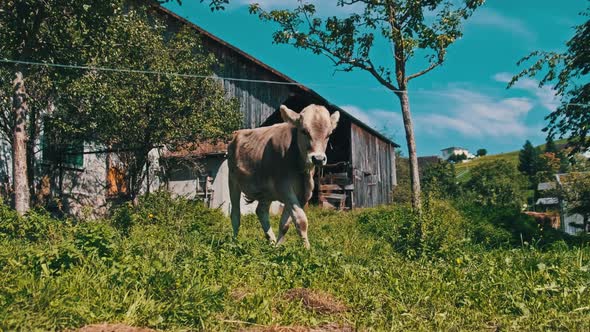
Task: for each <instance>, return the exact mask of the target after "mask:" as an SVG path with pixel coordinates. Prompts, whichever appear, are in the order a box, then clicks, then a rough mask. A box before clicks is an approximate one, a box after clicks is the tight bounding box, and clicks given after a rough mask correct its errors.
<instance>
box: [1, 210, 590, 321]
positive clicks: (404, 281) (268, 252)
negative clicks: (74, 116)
mask: <svg viewBox="0 0 590 332" xmlns="http://www.w3.org/2000/svg"><path fill="white" fill-rule="evenodd" d="M0 212H1V211H0ZM180 213H184V215H188V216H190V218H189V219H194V220H195V221H194V222H189V223H188V224H179V223H176V221H175V219H174V218H175V217H174V215H170V214H169V213H167V215H165V214H162V215H161V214H158V213H156V214H155V215H150V214H148V215H145V216H144V217H143V218H146V219H149V222H147V223H146V222H145V220H144V221H143V223H142V224H136V225H133V223H132V224H131V228H130V229H129V234H128V235H125V234H115V235H113V237H112V238H111V239H110V240H109V241H108V245H107V246H100V245H96V243H100V239H101V238H103V237H104V236H102V235H96V234H99V233H100V232H98V233H96V232H95V231H92V232H87V231H85V232H83V233H80V229H79V226H67V225H66V226H64V225H63V224H60V225H59V226H55V225H53V226H51V227H50V228H49V229H50V232H49V235H48V236H47V238H44V239H40V240H36V241H32V242H31V241H26V240H24V239H10V238H7V237H6V236H0V330H20V329H23V330H33V329H41V330H50V329H63V328H75V327H79V326H82V325H84V324H89V323H97V322H104V321H108V322H123V323H127V324H130V325H135V326H149V327H154V328H158V329H163V330H178V329H186V328H189V329H199V330H200V329H204V330H215V331H220V330H237V329H240V328H245V327H248V324H244V323H240V322H250V323H252V324H257V325H253V326H257V327H261V326H266V327H268V326H320V325H322V324H325V323H336V324H337V325H340V326H344V325H346V326H353V327H355V328H357V329H358V330H362V331H365V330H376V331H382V330H394V331H407V330H411V331H415V330H422V331H433V330H442V331H450V330H453V331H458V330H462V331H489V330H497V329H498V328H501V329H502V330H515V331H522V330H539V331H540V330H548V329H552V330H578V331H579V330H588V329H589V328H590V315H589V314H588V312H589V311H590V274H589V272H588V257H589V256H590V250H589V249H588V248H585V249H567V247H565V248H564V247H556V248H554V249H553V250H549V251H547V252H542V251H539V250H537V249H535V248H532V247H528V246H527V247H523V248H520V249H513V250H500V249H497V250H491V251H484V250H482V249H478V248H476V247H466V248H461V249H460V250H455V251H453V252H451V253H450V254H448V255H447V256H445V257H443V258H433V257H429V258H428V259H420V260H411V259H408V258H405V257H404V256H402V255H400V254H398V253H397V252H395V251H394V250H393V249H392V247H391V246H390V245H388V243H387V242H385V241H384V240H382V239H378V238H376V237H375V236H374V235H372V234H368V233H366V232H363V231H362V230H361V229H362V228H360V227H359V225H358V223H357V219H356V218H357V217H356V216H357V214H355V213H326V212H321V211H312V212H311V214H310V220H311V226H310V240H311V243H312V246H313V249H312V250H311V251H309V252H306V251H305V250H303V248H302V245H301V243H300V242H299V241H298V237H297V234H296V231H295V230H294V229H292V230H291V231H290V233H289V234H288V240H287V243H286V245H285V246H284V247H282V248H279V249H277V248H272V247H270V246H269V245H268V244H266V243H265V241H264V240H263V237H262V232H261V230H260V226H259V225H258V222H257V221H256V220H255V218H253V217H252V216H250V217H247V218H245V220H244V221H243V226H242V227H243V228H242V233H241V234H240V241H239V242H238V243H236V242H234V241H232V240H231V239H230V238H229V236H228V235H229V234H230V232H231V231H230V226H229V224H230V223H229V220H227V219H226V218H222V217H220V216H219V215H216V214H206V215H205V216H202V215H201V213H200V212H196V213H195V212H191V211H187V212H183V211H180ZM0 218H2V215H1V214H0ZM137 218H138V216H134V217H133V218H131V219H129V220H134V222H135V221H137V220H138V219H137ZM139 218H142V217H141V216H139ZM121 220H127V219H125V218H123V219H121ZM162 222H163V223H164V224H166V225H167V226H162V225H161V224H159V223H162ZM276 223H277V220H276V219H274V220H273V225H274V227H275V230H276ZM100 225H101V224H98V225H97V226H100ZM203 225H205V226H203ZM105 227H106V228H104V229H103V231H105V230H106V233H105V234H110V233H109V232H112V228H110V226H108V227H107V226H105ZM98 229H102V228H98ZM86 233H88V234H95V235H92V236H86V235H84V236H83V237H82V242H83V243H86V244H85V246H82V247H81V248H82V249H76V248H77V246H78V247H79V244H80V234H86ZM72 234H73V235H72ZM76 234H78V235H76ZM0 235H2V234H0ZM76 241H78V242H76ZM93 243H94V244H93ZM92 246H97V247H101V248H103V249H104V248H111V249H110V250H111V251H109V250H106V249H104V250H106V251H104V250H103V253H104V252H106V254H103V255H102V256H103V258H101V259H99V258H98V257H97V256H96V254H92V253H91V252H92V251H88V252H84V251H83V250H87V249H88V248H91V247H92ZM80 250H82V253H80ZM101 250H102V249H101ZM68 257H69V258H68ZM72 257H73V258H72ZM55 262H61V263H60V264H62V265H61V267H60V265H59V264H54V263H55ZM64 262H65V263H64ZM68 262H69V263H68ZM63 264H65V265H63ZM297 287H305V288H309V289H311V290H313V291H316V292H324V293H327V294H331V295H333V296H334V297H335V298H336V299H338V300H339V301H341V302H342V303H343V304H345V305H346V306H347V307H348V308H349V310H348V311H346V312H341V313H332V314H322V313H319V312H314V311H309V310H307V309H306V308H305V307H304V304H303V303H302V302H301V301H297V300H296V301H293V300H288V299H287V298H286V297H285V294H286V293H287V292H288V290H289V289H292V288H297Z"/></svg>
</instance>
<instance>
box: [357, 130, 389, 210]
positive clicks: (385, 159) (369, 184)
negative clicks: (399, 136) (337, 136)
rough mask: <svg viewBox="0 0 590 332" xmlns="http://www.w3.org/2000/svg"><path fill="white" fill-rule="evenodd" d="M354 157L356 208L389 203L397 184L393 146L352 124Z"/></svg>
mask: <svg viewBox="0 0 590 332" xmlns="http://www.w3.org/2000/svg"><path fill="white" fill-rule="evenodd" d="M351 158H352V160H351V162H352V175H353V182H354V193H353V195H354V197H353V199H354V202H353V204H354V207H371V206H376V205H381V204H388V203H390V202H391V192H392V190H393V187H394V186H395V184H396V178H395V151H394V147H393V146H392V145H391V144H390V143H388V142H385V141H383V140H381V139H380V138H378V137H376V136H374V135H372V134H371V133H369V132H367V131H365V130H364V129H363V128H361V127H359V126H358V125H356V124H354V123H353V124H352V126H351Z"/></svg>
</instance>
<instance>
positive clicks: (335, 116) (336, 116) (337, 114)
mask: <svg viewBox="0 0 590 332" xmlns="http://www.w3.org/2000/svg"><path fill="white" fill-rule="evenodd" d="M338 120H340V112H338V111H336V112H334V113H332V115H330V121H331V122H332V130H334V129H336V126H337V125H338Z"/></svg>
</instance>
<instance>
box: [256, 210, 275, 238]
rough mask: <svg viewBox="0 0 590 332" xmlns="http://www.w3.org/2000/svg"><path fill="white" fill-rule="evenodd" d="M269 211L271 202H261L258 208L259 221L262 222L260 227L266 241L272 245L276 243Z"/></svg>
mask: <svg viewBox="0 0 590 332" xmlns="http://www.w3.org/2000/svg"><path fill="white" fill-rule="evenodd" d="M269 209H270V202H265V201H259V202H258V206H257V207H256V215H257V216H258V220H260V225H261V226H262V230H263V231H264V235H265V236H266V239H267V240H269V241H270V242H271V243H276V242H277V239H276V238H275V233H274V232H273V231H272V227H270V216H269Z"/></svg>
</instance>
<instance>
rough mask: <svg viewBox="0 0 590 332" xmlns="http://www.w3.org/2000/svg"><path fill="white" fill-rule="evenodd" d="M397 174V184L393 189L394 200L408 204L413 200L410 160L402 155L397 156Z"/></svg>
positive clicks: (394, 201)
mask: <svg viewBox="0 0 590 332" xmlns="http://www.w3.org/2000/svg"><path fill="white" fill-rule="evenodd" d="M395 160H396V162H395V174H396V179H397V185H396V186H395V188H394V189H393V193H392V202H393V203H397V204H406V203H410V202H411V201H412V187H411V182H410V179H411V178H410V160H409V159H408V158H403V157H401V155H399V154H398V155H397V156H396V159H395Z"/></svg>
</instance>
